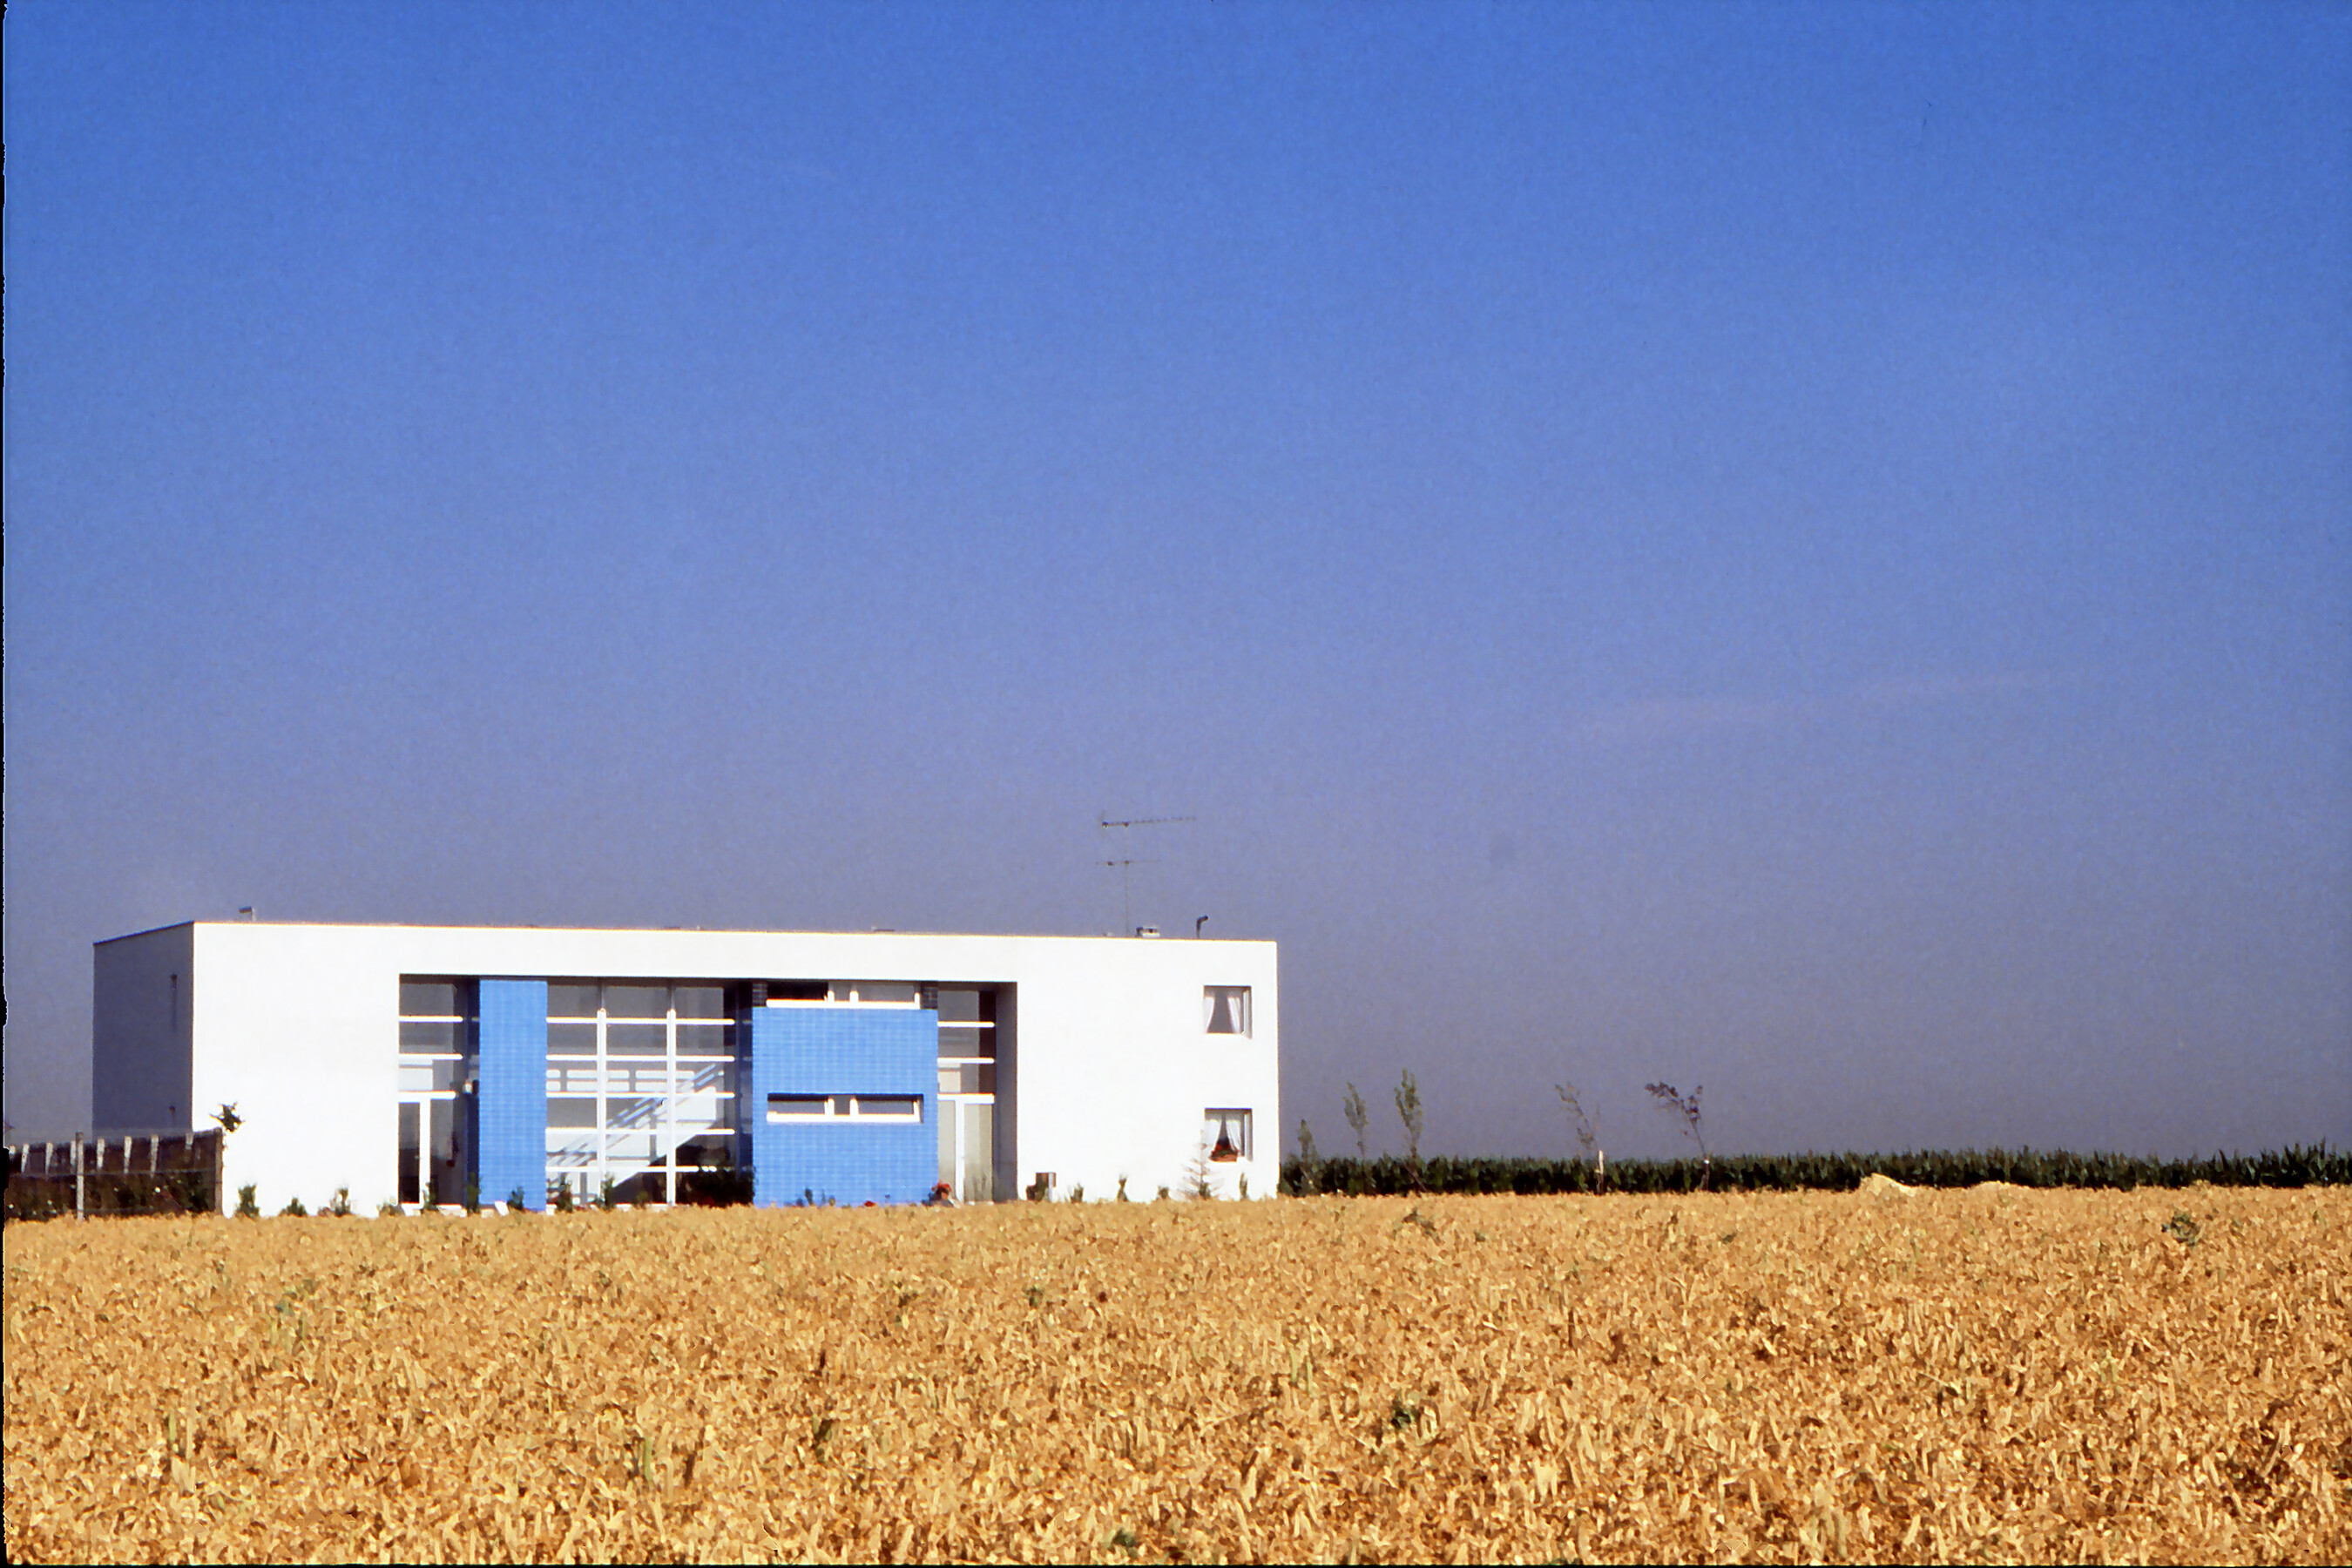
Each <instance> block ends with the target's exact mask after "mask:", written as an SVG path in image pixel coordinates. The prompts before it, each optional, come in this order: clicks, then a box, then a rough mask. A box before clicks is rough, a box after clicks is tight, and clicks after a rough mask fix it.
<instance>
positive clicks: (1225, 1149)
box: [1201, 1106, 1257, 1164]
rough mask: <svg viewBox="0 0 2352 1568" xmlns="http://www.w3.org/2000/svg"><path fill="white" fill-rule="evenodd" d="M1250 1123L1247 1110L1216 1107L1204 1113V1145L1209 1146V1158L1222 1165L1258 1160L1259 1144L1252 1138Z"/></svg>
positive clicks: (1202, 1126)
mask: <svg viewBox="0 0 2352 1568" xmlns="http://www.w3.org/2000/svg"><path fill="white" fill-rule="evenodd" d="M1250 1120H1251V1118H1250V1113H1249V1112H1248V1111H1246V1110H1219V1109H1217V1108H1216V1107H1214V1106H1212V1107H1211V1108H1209V1109H1208V1110H1204V1111H1202V1112H1201V1142H1203V1143H1206V1144H1207V1145H1208V1146H1209V1158H1210V1159H1212V1160H1214V1161H1216V1162H1217V1163H1219V1164H1223V1163H1226V1162H1227V1161H1231V1160H1255V1159H1256V1158H1257V1145H1256V1142H1255V1139H1253V1138H1252V1137H1251V1136H1250Z"/></svg>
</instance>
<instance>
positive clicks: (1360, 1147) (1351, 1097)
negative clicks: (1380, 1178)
mask: <svg viewBox="0 0 2352 1568" xmlns="http://www.w3.org/2000/svg"><path fill="white" fill-rule="evenodd" d="M1339 1107H1340V1109H1341V1110H1343V1111H1345V1112H1346V1114H1347V1117H1348V1125H1349V1127H1350V1128H1352V1129H1354V1131H1355V1134H1356V1160H1357V1163H1368V1162H1370V1159H1371V1157H1372V1152H1371V1149H1370V1146H1368V1145H1367V1144H1366V1142H1364V1130H1365V1129H1366V1128H1367V1127H1370V1125H1371V1123H1372V1119H1371V1117H1370V1115H1369V1114H1367V1113H1366V1112H1365V1110H1364V1097H1363V1096H1362V1095H1360V1094H1358V1093H1357V1092H1356V1086H1355V1085H1354V1084H1352V1083H1351V1084H1349V1086H1348V1098H1347V1099H1345V1100H1341V1101H1340V1102H1339Z"/></svg>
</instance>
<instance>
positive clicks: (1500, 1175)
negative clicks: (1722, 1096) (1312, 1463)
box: [1282, 1141, 2352, 1196]
mask: <svg viewBox="0 0 2352 1568" xmlns="http://www.w3.org/2000/svg"><path fill="white" fill-rule="evenodd" d="M1873 1172H1875V1173H1879V1174H1881V1175H1885V1176H1892V1177H1893V1178H1894V1179H1895V1180H1896V1181H1898V1182H1901V1183H1903V1184H1906V1186H1916V1187H1972V1186H1974V1185H1976V1184H1978V1183H1979V1182H2011V1183H2014V1184H2016V1185H2018V1186H2021V1187H2112V1188H2116V1189H2120V1190H2122V1191H2125V1192H2128V1191H2130V1190H2131V1189H2132V1188H2134V1187H2186V1186H2189V1185H2190V1184H2194V1183H2197V1182H2210V1183H2211V1184H2213V1185H2215V1186H2217V1187H2313V1186H2326V1185H2329V1184H2335V1183H2340V1182H2347V1181H2352V1154H2346V1153H2343V1152H2337V1151H2334V1150H2331V1149H2329V1148H2328V1147H2327V1144H2326V1142H2325V1141H2322V1142H2319V1143H2317V1144H2315V1145H2314V1146H2313V1147H2311V1148H2308V1149H2305V1148H2302V1147H2300V1146H2291V1147H2288V1148H2285V1149H2281V1150H2276V1151H2273V1152H2267V1153H2262V1154H2215V1155H2214V1156H2213V1157H2212V1158H2211V1159H2210V1160H2157V1159H2147V1158H2141V1157H2138V1156H2135V1155H2130V1154H2070V1153H2066V1152H2063V1151H2050V1152H2045V1151H2042V1150H2035V1149H2018V1150H2007V1149H1964V1150H1961V1151H1959V1152H1957V1153H1955V1152H1951V1151H1948V1150H1941V1149H1934V1150H1923V1151H1920V1152H1916V1153H1910V1152H1906V1153H1901V1154H1738V1155H1733V1156H1731V1157H1729V1158H1727V1159H1721V1160H1717V1161H1716V1162H1714V1164H1713V1166H1712V1169H1711V1171H1709V1170H1707V1169H1706V1168H1703V1167H1702V1166H1701V1165H1700V1163H1699V1162H1698V1161H1696V1160H1627V1161H1623V1162H1622V1163H1621V1162H1618V1161H1613V1160H1612V1161H1611V1162H1610V1163H1609V1171H1608V1182H1607V1187H1606V1190H1607V1191H1609V1192H1612V1193H1636V1194H1639V1193H1689V1192H1696V1191H1697V1190H1698V1187H1699V1184H1700V1181H1701V1179H1702V1177H1703V1176H1704V1177H1705V1178H1706V1184H1707V1185H1708V1186H1709V1187H1710V1188H1711V1189H1712V1190H1714V1191H1716V1192H1736V1193H1788V1192H1798V1191H1819V1192H1851V1191H1853V1189H1854V1188H1855V1187H1857V1186H1859V1185H1861V1184H1862V1179H1863V1178H1864V1176H1867V1175H1869V1174H1871V1173H1873ZM1282 1190H1283V1191H1284V1192H1286V1193H1291V1194H1298V1193H1305V1192H1317V1193H1346V1194H1351V1195H1355V1196H1394V1195H1400V1194H1407V1193H1415V1192H1420V1193H1528V1194H1536V1193H1590V1192H1594V1191H1598V1190H1601V1188H1600V1187H1599V1185H1598V1184H1596V1183H1595V1181H1594V1177H1593V1170H1592V1166H1591V1164H1590V1163H1587V1162H1584V1161H1581V1160H1527V1159H1454V1158H1451V1157H1448V1156H1446V1155H1442V1154H1441V1155H1439V1156H1437V1157H1435V1158H1433V1159H1429V1160H1423V1162H1422V1163H1421V1169H1420V1172H1419V1174H1418V1176H1416V1174H1415V1173H1414V1171H1413V1169H1412V1166H1411V1165H1410V1164H1409V1163H1407V1162H1405V1161H1403V1160H1400V1159H1396V1158H1394V1157H1391V1156H1383V1157H1381V1159H1378V1160H1349V1159H1330V1160H1317V1161H1316V1162H1314V1164H1313V1168H1312V1169H1311V1170H1310V1169H1309V1168H1307V1166H1306V1165H1304V1164H1302V1163H1300V1162H1299V1161H1298V1160H1297V1159H1295V1158H1293V1159H1287V1160H1285V1161H1284V1162H1283V1163H1282Z"/></svg>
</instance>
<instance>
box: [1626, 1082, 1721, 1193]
mask: <svg viewBox="0 0 2352 1568" xmlns="http://www.w3.org/2000/svg"><path fill="white" fill-rule="evenodd" d="M1642 1087H1643V1088H1644V1089H1648V1090H1649V1091H1650V1095H1651V1098H1653V1099H1654V1100H1656V1101H1657V1102H1658V1109H1659V1110H1671V1111H1673V1112H1674V1113H1675V1115H1677V1116H1679V1117H1681V1118H1682V1119H1683V1131H1685V1132H1686V1133H1688V1134H1689V1135H1690V1140H1691V1142H1694V1143H1696V1144H1697V1145H1698V1190H1699V1191H1701V1192H1705V1191H1706V1184H1707V1183H1708V1182H1709V1181H1710V1180H1712V1179H1713V1177H1714V1175H1715V1159H1714V1157H1713V1156H1712V1155H1710V1154H1709V1153H1708V1152H1707V1151H1706V1127H1705V1126H1704V1125H1703V1124H1701V1122H1700V1121H1699V1116H1698V1097H1699V1096H1700V1095H1702V1094H1705V1093H1706V1085H1705V1084H1701V1085H1699V1086H1698V1087H1697V1088H1696V1089H1692V1090H1691V1091H1690V1097H1689V1098H1688V1099H1685V1098H1684V1097H1683V1093H1682V1091H1681V1090H1680V1089H1676V1088H1675V1086H1674V1085H1673V1084H1670V1083H1645V1084H1643V1086H1642Z"/></svg>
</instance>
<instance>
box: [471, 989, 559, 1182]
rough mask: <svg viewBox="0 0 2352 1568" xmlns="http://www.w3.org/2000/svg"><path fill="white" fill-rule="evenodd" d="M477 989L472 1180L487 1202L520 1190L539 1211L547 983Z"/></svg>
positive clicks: (543, 1176) (543, 1165)
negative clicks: (477, 1065) (477, 1070)
mask: <svg viewBox="0 0 2352 1568" xmlns="http://www.w3.org/2000/svg"><path fill="white" fill-rule="evenodd" d="M481 984H482V990H481V1008H480V1017H481V1022H480V1024H479V1025H478V1030H479V1033H478V1040H479V1042H480V1044H479V1060H480V1062H481V1068H480V1077H479V1079H478V1085H479V1087H478V1089H476V1090H475V1095H474V1099H475V1117H476V1119H477V1120H476V1126H477V1129H478V1131H477V1132H476V1134H475V1138H474V1150H475V1156H474V1158H475V1170H476V1172H477V1175H476V1180H478V1181H479V1182H480V1183H481V1184H482V1201H483V1202H484V1203H486V1204H491V1203H503V1202H505V1201H506V1196H507V1194H509V1193H510V1192H512V1191H514V1189H515V1188H517V1187H520V1188H521V1189H522V1190H523V1195H524V1196H525V1197H526V1198H527V1199H528V1200H529V1201H530V1206H531V1207H532V1208H542V1207H544V1206H546V1203H547V982H546V981H544V980H485V981H483V982H482V983H481Z"/></svg>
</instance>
